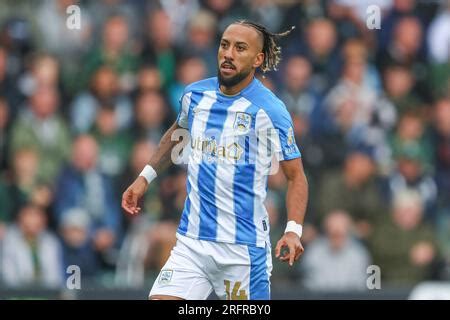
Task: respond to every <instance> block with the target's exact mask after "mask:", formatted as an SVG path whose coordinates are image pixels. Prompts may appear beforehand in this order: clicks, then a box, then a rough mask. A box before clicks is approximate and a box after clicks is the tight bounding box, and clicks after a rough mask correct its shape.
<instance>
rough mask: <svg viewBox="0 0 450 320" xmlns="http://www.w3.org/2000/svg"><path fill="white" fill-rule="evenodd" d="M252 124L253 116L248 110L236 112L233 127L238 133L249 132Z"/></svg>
mask: <svg viewBox="0 0 450 320" xmlns="http://www.w3.org/2000/svg"><path fill="white" fill-rule="evenodd" d="M251 124H252V116H251V115H250V114H248V113H246V112H236V116H235V118H234V124H233V129H235V130H236V131H237V132H238V133H247V132H248V131H249V130H250V126H251Z"/></svg>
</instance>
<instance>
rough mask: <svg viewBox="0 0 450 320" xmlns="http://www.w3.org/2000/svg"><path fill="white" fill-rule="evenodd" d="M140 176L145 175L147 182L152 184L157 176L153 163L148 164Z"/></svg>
mask: <svg viewBox="0 0 450 320" xmlns="http://www.w3.org/2000/svg"><path fill="white" fill-rule="evenodd" d="M139 176H140V177H144V178H145V180H147V183H148V184H150V182H152V180H153V179H155V178H156V177H157V174H156V171H155V169H153V168H152V166H151V165H148V164H147V165H146V166H145V167H144V169H143V170H142V172H141V173H140V174H139Z"/></svg>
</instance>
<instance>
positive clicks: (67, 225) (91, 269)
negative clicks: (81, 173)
mask: <svg viewBox="0 0 450 320" xmlns="http://www.w3.org/2000/svg"><path fill="white" fill-rule="evenodd" d="M90 224H91V220H90V217H89V215H88V213H87V212H86V211H84V210H83V209H80V208H74V209H69V211H68V212H67V214H66V215H65V216H64V217H63V218H62V221H61V224H60V225H59V228H58V231H59V235H60V237H61V245H62V261H63V267H64V270H67V267H69V266H73V265H75V266H78V267H79V268H80V270H81V272H82V275H83V276H82V277H81V287H84V288H85V287H92V286H93V285H94V284H95V283H96V281H95V280H96V279H95V277H96V276H97V275H98V271H99V261H98V259H97V256H96V255H95V249H94V246H93V244H92V242H91V241H90V239H89V229H90ZM67 276H70V274H67Z"/></svg>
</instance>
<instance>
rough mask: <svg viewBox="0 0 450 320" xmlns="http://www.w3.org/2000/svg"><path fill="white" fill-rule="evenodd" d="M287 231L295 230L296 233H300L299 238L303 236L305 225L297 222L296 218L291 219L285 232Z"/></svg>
mask: <svg viewBox="0 0 450 320" xmlns="http://www.w3.org/2000/svg"><path fill="white" fill-rule="evenodd" d="M286 232H294V233H295V234H296V235H298V237H299V238H301V237H302V233H303V227H302V225H301V224H299V223H297V222H295V221H294V220H290V221H288V223H287V225H286V229H285V230H284V233H286Z"/></svg>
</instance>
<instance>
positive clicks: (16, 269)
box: [0, 205, 64, 288]
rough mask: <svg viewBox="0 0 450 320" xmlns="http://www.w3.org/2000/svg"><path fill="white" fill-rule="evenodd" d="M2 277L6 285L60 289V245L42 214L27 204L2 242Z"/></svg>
mask: <svg viewBox="0 0 450 320" xmlns="http://www.w3.org/2000/svg"><path fill="white" fill-rule="evenodd" d="M1 251H2V259H0V261H1V263H2V268H0V270H2V280H3V282H4V283H5V284H6V285H7V286H9V287H34V286H42V287H47V288H59V287H61V286H62V284H63V281H62V280H63V279H62V278H63V272H64V270H63V268H62V261H61V247H60V244H59V242H58V239H57V238H56V236H55V235H54V234H53V233H52V232H51V231H49V230H48V229H47V218H46V216H45V213H44V212H43V211H42V210H41V209H40V208H39V207H36V206H33V205H27V206H25V207H23V208H22V209H21V210H20V212H19V213H18V217H17V222H16V224H14V225H11V226H10V227H9V228H8V230H7V232H6V235H5V237H4V239H3V243H2V250H1Z"/></svg>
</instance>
